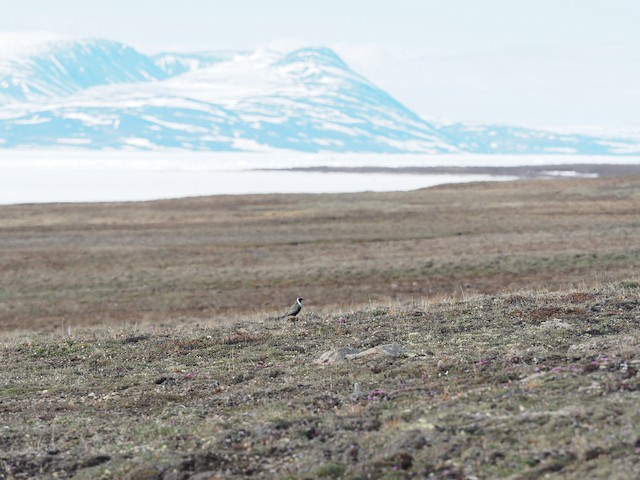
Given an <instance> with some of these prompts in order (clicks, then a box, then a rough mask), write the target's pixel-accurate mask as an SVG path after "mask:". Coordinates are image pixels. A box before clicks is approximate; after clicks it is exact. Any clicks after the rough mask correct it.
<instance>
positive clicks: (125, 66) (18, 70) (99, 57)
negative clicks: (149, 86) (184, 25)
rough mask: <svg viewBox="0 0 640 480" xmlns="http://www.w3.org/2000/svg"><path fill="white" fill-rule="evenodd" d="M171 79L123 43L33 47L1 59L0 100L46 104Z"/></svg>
mask: <svg viewBox="0 0 640 480" xmlns="http://www.w3.org/2000/svg"><path fill="white" fill-rule="evenodd" d="M167 77H168V75H167V74H166V73H165V72H164V71H163V70H162V69H161V68H160V67H159V66H158V65H156V64H155V62H154V61H153V60H152V59H151V58H149V57H147V56H145V55H142V54H140V53H138V52H137V51H136V50H134V49H133V48H131V47H129V46H127V45H124V44H122V43H119V42H111V41H107V40H64V39H60V40H52V41H51V40H49V41H40V42H32V43H31V44H30V45H29V48H28V49H26V51H25V50H23V51H22V53H21V54H15V53H14V54H13V55H4V56H0V101H1V102H3V103H6V102H12V101H33V100H42V99H46V98H53V97H58V96H64V95H70V94H72V93H75V92H78V91H81V90H84V89H87V88H90V87H94V86H97V85H110V84H118V83H130V82H144V81H149V80H160V79H164V78H167Z"/></svg>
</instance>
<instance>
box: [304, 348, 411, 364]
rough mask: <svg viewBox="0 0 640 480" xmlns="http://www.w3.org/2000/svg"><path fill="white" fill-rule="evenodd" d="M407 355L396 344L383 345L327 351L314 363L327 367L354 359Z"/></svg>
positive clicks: (404, 350) (403, 349)
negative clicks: (363, 348)
mask: <svg viewBox="0 0 640 480" xmlns="http://www.w3.org/2000/svg"><path fill="white" fill-rule="evenodd" d="M408 354H409V353H408V352H407V350H406V349H405V348H404V347H403V346H402V345H399V344H397V343H387V344H385V345H378V346H377V347H372V348H368V349H366V350H363V351H360V350H357V349H355V348H351V347H344V348H338V349H336V350H329V351H328V352H324V353H323V354H322V355H320V358H318V359H317V360H315V361H314V363H316V364H319V365H328V364H332V363H336V362H341V361H343V360H352V359H354V358H363V357H364V358H371V357H377V356H380V357H404V356H407V355H408Z"/></svg>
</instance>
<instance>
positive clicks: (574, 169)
mask: <svg viewBox="0 0 640 480" xmlns="http://www.w3.org/2000/svg"><path fill="white" fill-rule="evenodd" d="M255 170H256V171H266V172H317V173H358V174H367V173H385V174H403V175H451V174H453V175H495V176H515V177H519V178H522V179H529V178H584V177H587V178H588V177H612V176H617V175H631V174H638V173H640V165H622V164H604V163H603V164H558V165H518V166H512V167H508V166H504V167H502V166H501V167H495V166H450V167H446V166H434V167H426V166H413V167H376V166H366V167H365V166H362V167H333V166H312V167H289V168H257V169H255Z"/></svg>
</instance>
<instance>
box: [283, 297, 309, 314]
mask: <svg viewBox="0 0 640 480" xmlns="http://www.w3.org/2000/svg"><path fill="white" fill-rule="evenodd" d="M303 300H304V298H302V297H298V298H296V303H294V304H293V305H291V308H290V309H289V311H288V312H287V313H285V314H284V315H283V316H281V317H280V318H281V319H283V318H287V317H289V319H290V320H294V318H292V317H295V316H296V315H298V314H299V313H300V310H302V301H303Z"/></svg>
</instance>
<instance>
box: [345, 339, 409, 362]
mask: <svg viewBox="0 0 640 480" xmlns="http://www.w3.org/2000/svg"><path fill="white" fill-rule="evenodd" d="M407 354H408V352H407V350H406V349H405V348H404V347H403V346H402V345H399V344H397V343H387V344H386V345H378V346H377V347H373V348H368V349H366V350H365V351H363V352H360V353H356V354H354V355H348V356H347V360H351V359H353V358H363V357H374V356H383V357H384V356H388V357H405V356H407Z"/></svg>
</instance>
